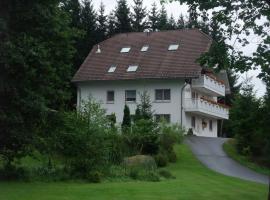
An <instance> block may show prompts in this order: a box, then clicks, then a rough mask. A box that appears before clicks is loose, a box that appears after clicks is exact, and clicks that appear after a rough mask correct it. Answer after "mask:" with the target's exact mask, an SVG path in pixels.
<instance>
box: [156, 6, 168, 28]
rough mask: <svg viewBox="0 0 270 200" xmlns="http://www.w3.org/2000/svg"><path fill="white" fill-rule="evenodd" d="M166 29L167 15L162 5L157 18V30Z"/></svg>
mask: <svg viewBox="0 0 270 200" xmlns="http://www.w3.org/2000/svg"><path fill="white" fill-rule="evenodd" d="M167 28H168V15H167V11H166V9H165V6H164V5H162V7H161V10H160V14H159V18H158V30H167Z"/></svg>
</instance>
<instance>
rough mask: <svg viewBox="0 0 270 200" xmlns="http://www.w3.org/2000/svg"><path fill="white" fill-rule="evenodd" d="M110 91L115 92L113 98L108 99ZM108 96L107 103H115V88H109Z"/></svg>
mask: <svg viewBox="0 0 270 200" xmlns="http://www.w3.org/2000/svg"><path fill="white" fill-rule="evenodd" d="M110 92H112V93H113V100H109V99H108V97H109V93H110ZM106 94H107V96H106V101H107V103H114V101H115V92H114V90H107V93H106Z"/></svg>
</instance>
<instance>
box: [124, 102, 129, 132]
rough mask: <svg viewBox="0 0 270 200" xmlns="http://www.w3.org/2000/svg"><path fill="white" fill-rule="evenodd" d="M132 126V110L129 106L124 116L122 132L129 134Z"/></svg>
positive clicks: (125, 109) (125, 108)
mask: <svg viewBox="0 0 270 200" xmlns="http://www.w3.org/2000/svg"><path fill="white" fill-rule="evenodd" d="M130 126H131V117H130V110H129V107H128V106H127V105H125V107H124V116H123V121H122V131H123V132H124V133H127V132H128V131H129V129H130Z"/></svg>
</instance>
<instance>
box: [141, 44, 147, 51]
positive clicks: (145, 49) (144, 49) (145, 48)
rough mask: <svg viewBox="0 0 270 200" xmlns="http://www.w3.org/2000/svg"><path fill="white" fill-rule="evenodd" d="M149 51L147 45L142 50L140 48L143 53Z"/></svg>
mask: <svg viewBox="0 0 270 200" xmlns="http://www.w3.org/2000/svg"><path fill="white" fill-rule="evenodd" d="M148 49H149V46H148V45H144V46H143V47H142V48H141V51H143V52H145V51H148Z"/></svg>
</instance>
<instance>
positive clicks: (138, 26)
mask: <svg viewBox="0 0 270 200" xmlns="http://www.w3.org/2000/svg"><path fill="white" fill-rule="evenodd" d="M133 2H134V6H133V14H132V29H133V31H136V32H142V31H144V30H145V29H146V24H147V23H146V21H145V17H146V8H145V7H143V0H133Z"/></svg>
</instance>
